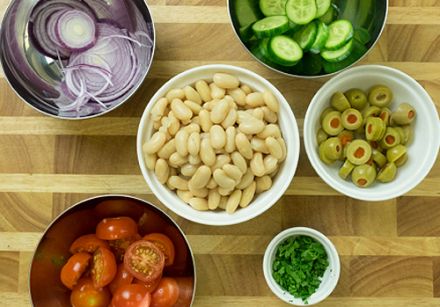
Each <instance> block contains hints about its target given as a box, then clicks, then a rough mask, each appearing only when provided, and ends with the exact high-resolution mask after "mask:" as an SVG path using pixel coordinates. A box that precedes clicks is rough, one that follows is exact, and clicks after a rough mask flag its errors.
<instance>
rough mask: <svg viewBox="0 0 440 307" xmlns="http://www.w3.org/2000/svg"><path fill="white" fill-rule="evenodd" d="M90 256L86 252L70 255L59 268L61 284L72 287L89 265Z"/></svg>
mask: <svg viewBox="0 0 440 307" xmlns="http://www.w3.org/2000/svg"><path fill="white" fill-rule="evenodd" d="M91 258H92V256H91V255H90V254H87V253H77V254H74V255H72V256H71V257H70V258H69V260H67V262H66V264H65V265H64V266H63V267H62V268H61V282H62V283H63V285H65V286H66V287H67V288H69V289H72V288H73V287H74V286H75V285H76V283H77V282H78V280H79V279H80V277H81V275H82V274H83V273H84V272H85V270H86V269H87V267H88V266H89V262H90V259H91Z"/></svg>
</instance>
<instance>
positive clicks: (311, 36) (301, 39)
mask: <svg viewBox="0 0 440 307" xmlns="http://www.w3.org/2000/svg"><path fill="white" fill-rule="evenodd" d="M317 33H318V27H317V26H316V23H314V22H311V23H309V24H308V25H306V26H304V27H302V28H301V29H300V30H299V31H297V32H295V34H294V35H293V39H294V40H295V41H296V42H297V43H298V44H299V46H300V47H301V48H302V50H303V51H308V50H310V48H311V47H312V45H313V43H314V42H315V39H316V35H317Z"/></svg>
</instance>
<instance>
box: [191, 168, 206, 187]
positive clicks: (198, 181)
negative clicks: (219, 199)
mask: <svg viewBox="0 0 440 307" xmlns="http://www.w3.org/2000/svg"><path fill="white" fill-rule="evenodd" d="M210 178H211V169H210V168H209V167H208V166H206V165H202V166H200V167H199V168H198V169H197V171H196V172H195V173H194V175H193V176H192V178H191V180H190V181H189V185H190V186H191V187H193V188H195V189H201V188H204V187H205V186H206V185H207V184H208V181H209V179H210Z"/></svg>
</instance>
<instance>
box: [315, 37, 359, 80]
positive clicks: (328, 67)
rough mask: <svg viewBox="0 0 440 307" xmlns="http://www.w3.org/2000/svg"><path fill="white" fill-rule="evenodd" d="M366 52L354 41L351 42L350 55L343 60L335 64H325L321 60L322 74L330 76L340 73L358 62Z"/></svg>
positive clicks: (325, 62)
mask: <svg viewBox="0 0 440 307" xmlns="http://www.w3.org/2000/svg"><path fill="white" fill-rule="evenodd" d="M366 52H367V48H366V47H365V46H364V45H362V44H361V43H359V42H358V41H356V40H353V50H352V51H351V54H350V55H349V56H348V57H347V58H346V59H345V60H342V61H340V62H337V63H331V62H327V61H325V60H322V68H323V69H324V72H326V73H327V74H331V73H334V72H337V71H340V70H342V69H344V68H346V67H348V66H350V65H351V64H353V63H354V62H356V61H357V60H359V59H360V58H361V57H362V56H363V55H364V54H365V53H366Z"/></svg>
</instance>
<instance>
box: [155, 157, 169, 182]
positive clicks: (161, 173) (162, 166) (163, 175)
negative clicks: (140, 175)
mask: <svg viewBox="0 0 440 307" xmlns="http://www.w3.org/2000/svg"><path fill="white" fill-rule="evenodd" d="M154 173H155V174H156V178H157V180H158V181H159V182H160V183H162V184H165V183H166V182H167V180H168V176H169V175H170V167H169V166H168V163H167V161H165V160H164V159H158V160H157V161H156V166H155V167H154Z"/></svg>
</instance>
